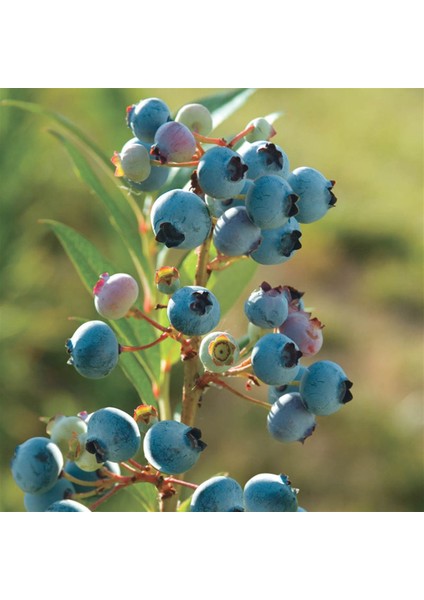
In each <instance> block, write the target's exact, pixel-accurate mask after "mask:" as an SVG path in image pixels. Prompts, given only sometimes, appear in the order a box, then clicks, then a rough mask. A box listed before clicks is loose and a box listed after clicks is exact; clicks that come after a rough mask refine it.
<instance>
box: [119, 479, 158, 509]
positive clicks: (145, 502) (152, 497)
mask: <svg viewBox="0 0 424 600" xmlns="http://www.w3.org/2000/svg"><path fill="white" fill-rule="evenodd" d="M127 490H128V492H130V493H131V495H132V496H133V497H134V498H136V500H137V502H138V503H139V505H140V512H158V510H159V503H158V492H157V489H156V488H155V486H154V485H152V484H151V483H136V484H134V485H130V486H128V487H127V488H125V490H122V491H123V492H126V491H127Z"/></svg>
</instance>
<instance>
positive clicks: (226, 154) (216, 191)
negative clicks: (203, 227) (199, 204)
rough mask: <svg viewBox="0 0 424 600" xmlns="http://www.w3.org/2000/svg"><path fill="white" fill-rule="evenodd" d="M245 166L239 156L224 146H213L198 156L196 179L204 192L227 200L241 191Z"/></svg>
mask: <svg viewBox="0 0 424 600" xmlns="http://www.w3.org/2000/svg"><path fill="white" fill-rule="evenodd" d="M246 171H247V166H246V165H245V164H244V162H243V161H242V159H241V157H240V156H239V155H238V154H237V152H234V150H231V148H227V147H225V146H214V147H212V148H210V149H209V150H207V151H206V152H205V153H204V154H203V155H202V156H201V158H200V160H199V164H198V167H197V179H198V182H199V185H200V187H201V189H202V190H203V192H204V193H205V194H208V195H209V196H213V197H214V198H217V199H218V200H227V199H228V198H232V197H233V196H237V195H238V194H240V193H241V191H242V189H243V187H244V183H245V181H246V179H245V173H246Z"/></svg>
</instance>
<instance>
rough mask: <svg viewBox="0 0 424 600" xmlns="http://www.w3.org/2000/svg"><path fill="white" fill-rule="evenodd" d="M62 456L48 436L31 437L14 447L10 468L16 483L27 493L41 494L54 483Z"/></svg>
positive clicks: (60, 465)
mask: <svg viewBox="0 0 424 600" xmlns="http://www.w3.org/2000/svg"><path fill="white" fill-rule="evenodd" d="M62 467H63V456H62V453H61V451H60V449H59V447H58V446H56V444H54V443H53V442H52V441H51V440H50V439H49V438H45V437H33V438H30V439H29V440H26V442H24V443H23V444H20V445H19V446H17V447H16V449H15V453H14V455H13V458H12V460H11V464H10V468H11V471H12V475H13V479H14V480H15V482H16V483H17V485H18V486H19V487H20V488H21V490H23V491H24V492H27V493H29V494H41V493H44V492H47V491H48V490H50V489H51V488H52V487H53V486H54V485H55V483H56V481H57V478H58V477H59V473H60V472H61V470H62Z"/></svg>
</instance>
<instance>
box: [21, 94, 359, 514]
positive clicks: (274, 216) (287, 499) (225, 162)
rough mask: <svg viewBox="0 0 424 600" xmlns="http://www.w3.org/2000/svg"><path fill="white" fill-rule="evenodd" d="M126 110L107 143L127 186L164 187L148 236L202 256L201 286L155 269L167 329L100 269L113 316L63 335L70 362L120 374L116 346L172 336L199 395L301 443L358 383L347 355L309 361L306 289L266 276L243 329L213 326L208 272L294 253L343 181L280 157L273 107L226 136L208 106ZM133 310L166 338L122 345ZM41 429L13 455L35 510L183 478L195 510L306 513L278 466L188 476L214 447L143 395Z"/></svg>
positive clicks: (120, 278) (313, 327)
mask: <svg viewBox="0 0 424 600" xmlns="http://www.w3.org/2000/svg"><path fill="white" fill-rule="evenodd" d="M126 121H127V125H128V127H129V128H130V130H131V133H132V135H133V136H134V137H132V138H131V139H130V140H129V141H128V142H127V143H126V144H125V145H124V146H123V148H122V150H121V151H120V152H115V153H114V156H113V157H112V162H113V163H114V165H115V167H116V170H115V175H116V176H117V177H119V178H121V180H122V181H123V183H124V186H125V187H126V188H127V189H129V190H131V192H134V193H136V194H140V193H144V192H149V193H150V192H155V193H156V196H152V197H151V198H152V202H151V204H150V205H149V207H148V208H149V220H150V232H149V234H151V235H152V241H153V243H155V242H156V244H158V245H159V246H158V247H161V245H162V246H165V247H166V248H169V249H176V250H181V251H184V252H187V251H191V250H195V251H197V252H198V253H199V254H200V252H203V262H202V265H203V271H202V273H200V275H199V273H196V277H195V281H194V284H193V285H181V281H180V274H179V271H178V268H177V265H176V264H175V265H166V266H160V267H159V268H157V269H156V271H155V282H154V283H155V285H156V289H157V292H158V294H159V295H160V294H162V295H163V296H162V297H166V304H161V305H159V304H158V305H157V308H159V307H160V308H166V314H167V318H168V322H169V324H168V326H164V325H163V324H161V323H159V322H158V321H156V320H154V319H152V318H151V317H150V316H148V315H147V314H146V313H145V312H143V311H141V310H140V309H139V308H137V307H136V303H137V300H138V296H139V285H138V283H137V281H136V279H135V278H134V277H132V276H131V275H129V274H127V273H115V274H109V273H103V274H101V275H100V276H99V279H98V281H97V282H93V297H94V307H95V310H96V311H97V314H98V315H99V316H100V317H103V318H104V319H106V320H109V321H112V323H111V325H112V326H111V325H109V324H107V323H106V322H104V321H102V320H99V319H98V318H97V319H95V320H91V321H87V322H85V323H84V324H82V325H81V326H80V327H78V328H77V329H76V331H75V332H74V333H73V335H72V336H71V337H70V338H69V339H68V340H67V341H66V350H67V352H68V354H69V359H68V363H69V364H70V365H72V366H73V367H74V368H75V369H76V371H77V372H78V373H79V374H80V375H82V376H83V377H87V378H91V379H99V378H103V377H106V376H108V375H109V374H110V373H111V372H112V371H113V369H114V368H115V367H116V366H117V365H118V363H119V357H120V355H121V354H122V352H128V351H143V350H145V349H147V348H149V347H150V346H152V345H154V344H156V343H161V342H162V341H163V340H165V339H169V338H170V339H173V340H174V341H175V343H178V344H180V345H181V358H182V360H183V361H190V360H196V361H197V367H198V368H197V369H196V379H195V380H193V381H192V382H191V383H192V384H193V389H196V390H198V391H199V396H198V397H199V399H201V398H202V397H203V395H204V392H205V391H206V390H207V389H208V388H209V387H210V386H212V385H214V386H216V387H218V388H221V389H224V390H226V391H228V392H229V393H234V394H235V395H238V396H239V397H242V398H245V399H247V400H250V401H252V402H254V403H256V404H259V405H261V406H262V407H263V408H265V409H266V410H267V412H268V416H267V426H268V431H269V433H270V435H271V436H272V437H273V438H274V439H276V440H278V441H281V442H294V441H300V442H302V443H303V442H304V441H305V439H306V438H307V437H309V436H310V435H311V434H312V432H313V431H314V430H315V427H316V416H318V415H320V416H321V415H330V414H332V413H334V412H336V411H337V410H339V409H340V408H341V407H342V406H343V405H344V404H346V403H347V402H348V401H349V400H351V398H352V394H351V392H350V388H351V386H352V383H351V382H350V381H349V379H348V378H347V376H346V374H345V373H344V371H343V369H342V368H341V367H340V366H339V365H338V364H336V363H335V362H332V361H329V360H321V361H316V362H313V363H311V364H308V365H307V364H303V363H302V360H303V358H304V357H306V358H309V357H313V356H314V355H315V354H316V353H317V352H318V351H319V350H320V349H321V346H322V343H323V335H322V329H323V325H322V323H321V322H320V321H319V319H317V318H316V317H312V314H311V312H310V311H309V310H308V309H306V308H305V306H304V302H303V293H302V292H299V291H298V290H296V289H294V288H293V287H290V286H288V285H279V286H276V287H272V286H271V285H270V284H269V283H268V282H266V281H264V282H262V284H261V285H260V286H259V287H258V288H256V289H255V290H253V291H252V292H251V294H250V295H249V297H248V298H247V300H246V302H245V304H244V312H245V316H246V318H247V321H248V323H247V330H246V331H247V333H246V336H244V338H243V339H240V340H237V339H236V338H235V337H234V336H233V335H232V334H231V333H229V332H228V331H224V330H222V329H220V328H219V323H220V319H221V309H220V302H219V298H217V296H216V295H215V294H214V293H213V292H212V290H211V289H209V288H208V287H207V282H208V279H209V277H210V275H211V273H212V272H213V271H214V270H216V271H219V270H221V269H224V268H226V267H227V266H229V265H231V264H233V263H235V262H237V260H239V259H241V258H246V257H248V258H249V259H252V260H253V261H255V262H257V263H259V264H262V265H279V264H281V263H284V262H285V261H287V260H289V259H290V258H291V257H293V256H294V254H295V253H296V251H297V250H298V249H299V248H301V243H300V238H301V235H302V234H301V229H300V227H301V225H302V224H304V223H312V222H315V221H317V220H319V219H321V218H322V217H324V216H325V214H326V213H327V212H328V210H329V209H330V208H331V207H333V206H334V205H335V203H336V198H335V196H334V194H333V191H332V190H333V187H334V184H335V182H334V181H333V180H329V179H327V178H326V177H325V176H324V175H323V174H321V173H320V172H319V171H318V170H316V169H314V168H312V167H299V168H296V169H294V170H291V167H290V163H289V158H288V156H287V154H286V152H285V151H284V150H283V148H281V147H280V146H279V145H277V144H275V143H273V142H271V141H270V139H271V138H272V137H273V135H275V130H274V128H273V127H272V124H271V123H270V122H268V120H267V119H265V118H258V119H254V120H252V121H251V122H250V123H249V124H248V125H247V126H246V128H245V129H244V130H243V131H242V132H240V134H238V135H236V136H235V137H233V138H232V139H231V140H229V141H227V140H225V139H223V138H220V139H216V138H212V137H208V136H209V135H210V133H211V131H212V129H213V118H212V114H211V113H210V111H209V110H208V109H207V108H206V107H205V106H203V105H201V104H195V103H193V104H187V105H185V106H183V107H182V108H181V109H180V110H179V111H178V112H177V114H176V115H175V117H174V118H172V117H171V111H170V109H169V107H168V106H167V105H166V103H165V102H163V101H162V100H161V99H159V98H148V99H144V100H141V101H140V102H139V103H138V104H135V105H132V106H130V107H128V109H127V114H126ZM182 167H189V168H190V169H191V177H190V179H189V181H188V183H187V185H186V186H185V187H184V188H183V189H180V188H175V189H169V190H166V191H164V192H163V193H161V188H162V187H163V186H164V185H165V183H166V181H167V179H168V177H169V175H170V172H171V170H172V169H173V168H182ZM146 234H147V233H146ZM199 249H200V252H199ZM202 249H203V250H202ZM182 254H183V253H182ZM200 263H201V260H200V259H199V263H198V264H200ZM131 317H135V318H141V319H145V320H146V321H147V322H149V323H150V324H151V325H152V326H153V327H156V328H157V329H158V330H159V331H160V332H161V335H160V337H159V338H157V339H156V341H154V342H150V343H148V344H145V345H142V346H124V345H123V344H121V343H120V341H119V340H118V338H117V336H116V334H115V332H114V329H113V321H115V320H119V319H124V318H131ZM162 323H163V321H162ZM231 377H235V378H243V379H244V381H245V382H246V388H247V391H248V392H249V391H250V390H251V389H252V388H253V387H254V386H255V385H264V386H268V402H261V401H259V400H257V399H254V398H252V397H251V396H249V395H248V394H245V393H244V392H240V391H238V390H237V389H235V388H234V387H232V386H231V385H230V384H229V383H228V381H229V378H231ZM199 404H200V400H199ZM183 414H184V411H183ZM188 420H189V421H190V419H188ZM140 421H142V422H143V427H140ZM47 433H48V435H49V437H36V438H31V439H29V440H27V441H26V442H24V443H23V444H21V445H20V446H18V447H17V448H16V451H15V455H14V457H13V459H12V463H11V469H12V474H13V477H14V479H15V481H16V483H17V485H18V486H19V487H20V488H21V489H22V491H23V492H24V493H25V497H24V504H25V507H26V508H27V510H30V511H49V512H60V511H74V512H82V511H87V510H89V508H87V506H86V502H87V500H88V501H89V502H90V500H92V499H94V503H93V504H89V506H90V508H91V509H92V510H93V509H95V508H96V507H97V506H98V504H99V503H100V502H102V501H104V500H105V499H107V498H108V497H110V495H112V494H114V493H116V491H118V490H119V489H121V488H122V487H126V486H128V485H132V484H134V483H138V482H149V483H151V484H154V485H155V486H156V487H157V489H158V492H159V497H160V499H161V500H165V499H167V498H169V497H170V496H172V495H173V494H174V493H175V485H186V486H187V487H191V488H192V489H194V490H195V491H194V493H193V495H192V497H191V501H190V511H191V512H244V511H246V512H264V511H271V512H301V511H304V509H303V508H301V507H299V505H298V501H297V494H298V490H297V489H295V488H292V487H291V483H290V481H289V479H288V477H287V476H286V475H284V474H270V473H261V474H257V475H254V476H253V477H251V478H250V479H249V480H248V481H247V482H246V484H245V486H244V488H242V486H241V485H240V484H239V483H238V482H237V481H236V480H234V479H233V478H231V477H229V476H216V477H212V478H210V479H208V480H206V481H204V482H203V483H202V484H200V485H198V486H197V485H195V484H190V483H187V482H185V481H184V479H183V478H182V477H183V476H182V475H181V474H185V473H186V472H187V471H189V470H190V469H192V468H193V467H194V466H195V464H196V463H197V461H198V459H199V458H200V455H201V453H202V452H203V451H204V450H205V448H206V447H207V445H206V443H205V442H204V441H203V440H202V438H201V436H202V433H201V431H200V430H199V429H198V428H197V427H195V426H194V425H193V423H189V424H187V423H186V422H183V420H181V421H179V420H170V419H163V418H161V415H160V414H159V415H158V413H157V411H156V409H155V408H154V407H151V406H150V407H149V406H146V405H140V407H137V409H136V410H135V412H134V416H133V417H131V416H130V415H128V414H127V413H125V412H124V411H122V410H120V409H118V408H113V407H109V408H101V409H99V410H96V411H94V412H93V413H91V414H87V413H80V414H79V415H77V416H68V417H65V416H63V415H59V416H57V417H55V418H54V419H52V420H51V421H50V422H49V424H48V427H47ZM139 453H140V454H141V453H142V454H143V459H144V460H143V461H142V463H140V462H138V460H139V459H138V454H139ZM124 470H126V471H127V474H126V475H124V474H122V472H123V471H124Z"/></svg>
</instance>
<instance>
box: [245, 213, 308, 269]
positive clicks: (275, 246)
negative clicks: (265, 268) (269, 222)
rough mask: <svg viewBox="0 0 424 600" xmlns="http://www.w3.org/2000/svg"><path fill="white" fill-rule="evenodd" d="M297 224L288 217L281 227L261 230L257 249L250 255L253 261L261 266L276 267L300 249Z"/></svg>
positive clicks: (299, 233)
mask: <svg viewBox="0 0 424 600" xmlns="http://www.w3.org/2000/svg"><path fill="white" fill-rule="evenodd" d="M301 235H302V234H301V231H300V227H299V223H298V222H297V220H296V218H295V217H290V219H289V220H288V221H287V223H286V224H285V225H283V227H277V228H276V229H262V230H261V236H260V244H259V247H258V248H257V249H256V250H254V251H253V252H252V253H251V257H252V258H253V260H254V261H256V262H258V263H260V264H261V265H278V264H280V263H283V262H286V261H287V260H289V259H290V258H291V257H292V256H294V254H295V253H296V250H298V249H299V248H301V247H302V244H301V243H300V241H299V239H300V237H301Z"/></svg>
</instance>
